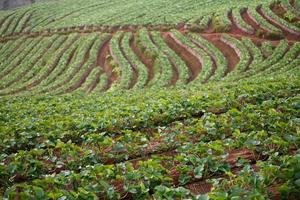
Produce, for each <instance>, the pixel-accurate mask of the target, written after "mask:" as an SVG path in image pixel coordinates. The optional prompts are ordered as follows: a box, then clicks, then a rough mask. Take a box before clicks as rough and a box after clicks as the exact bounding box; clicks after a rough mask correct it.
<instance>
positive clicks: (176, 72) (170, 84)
mask: <svg viewBox="0 0 300 200" xmlns="http://www.w3.org/2000/svg"><path fill="white" fill-rule="evenodd" d="M148 34H149V38H150V39H151V41H152V43H153V44H154V45H155V46H156V47H157V48H158V49H159V47H158V45H157V44H156V42H155V41H154V40H153V37H152V35H151V32H148ZM163 54H165V55H166V56H167V58H168V60H169V62H170V64H171V65H172V70H173V76H172V79H171V80H170V83H169V84H168V85H167V86H172V85H175V84H176V82H177V80H178V78H179V72H178V68H177V66H176V64H175V62H174V60H173V59H172V57H171V56H170V55H169V54H168V52H166V51H164V52H163Z"/></svg>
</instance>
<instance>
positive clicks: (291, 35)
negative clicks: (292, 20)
mask: <svg viewBox="0 0 300 200" xmlns="http://www.w3.org/2000/svg"><path fill="white" fill-rule="evenodd" d="M256 11H257V12H258V13H259V14H260V15H261V16H262V17H263V18H264V19H265V20H267V22H269V23H270V24H272V25H273V26H275V27H276V28H279V29H280V30H281V31H282V32H283V34H284V36H285V38H286V39H288V40H299V38H300V33H299V32H296V31H293V30H291V29H289V28H288V27H286V26H284V25H282V24H280V23H279V22H277V21H275V20H274V19H272V18H271V17H270V16H268V15H267V14H266V13H264V11H263V10H262V9H261V7H258V8H257V9H256Z"/></svg>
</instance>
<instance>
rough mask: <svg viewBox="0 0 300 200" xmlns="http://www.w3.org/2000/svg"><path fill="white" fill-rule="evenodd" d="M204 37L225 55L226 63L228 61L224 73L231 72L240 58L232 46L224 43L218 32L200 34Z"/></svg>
mask: <svg viewBox="0 0 300 200" xmlns="http://www.w3.org/2000/svg"><path fill="white" fill-rule="evenodd" d="M201 36H203V37H204V38H205V39H207V40H208V41H210V42H211V43H212V44H213V45H215V46H216V47H217V48H218V49H219V50H220V51H221V52H222V53H223V55H224V56H225V58H226V60H227V63H228V69H227V70H226V72H225V74H227V73H229V72H231V71H232V70H234V68H235V66H236V65H237V64H238V62H239V61H240V58H239V57H238V55H237V54H236V52H235V51H234V49H233V48H231V47H230V46H229V45H227V44H225V43H224V42H222V41H221V35H220V34H201Z"/></svg>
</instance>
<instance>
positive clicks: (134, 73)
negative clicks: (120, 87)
mask: <svg viewBox="0 0 300 200" xmlns="http://www.w3.org/2000/svg"><path fill="white" fill-rule="evenodd" d="M123 39H124V35H123V36H122V38H120V41H119V47H120V50H121V52H122V55H123V56H124V58H125V59H126V60H127V62H128V63H129V64H130V66H131V69H132V79H131V80H130V83H129V88H128V89H131V88H133V87H134V85H135V84H136V83H137V81H138V70H137V67H136V66H135V65H134V63H133V62H132V61H131V60H130V59H129V58H128V56H127V54H126V52H125V51H124V48H123V45H122V40H123ZM128 42H129V43H130V41H128Z"/></svg>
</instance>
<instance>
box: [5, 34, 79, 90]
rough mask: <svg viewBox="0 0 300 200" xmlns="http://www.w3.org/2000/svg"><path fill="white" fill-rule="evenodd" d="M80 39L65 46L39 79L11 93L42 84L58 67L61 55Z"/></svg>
mask: <svg viewBox="0 0 300 200" xmlns="http://www.w3.org/2000/svg"><path fill="white" fill-rule="evenodd" d="M77 39H78V37H76V38H75V39H74V40H73V41H72V42H71V43H70V44H68V45H66V46H65V48H64V49H63V50H62V51H61V53H60V54H59V56H58V57H57V58H56V59H55V61H54V63H53V65H51V66H50V68H49V69H48V70H47V71H46V72H45V73H44V74H43V75H42V76H41V77H40V78H39V79H37V80H35V81H33V82H31V83H30V84H28V85H27V86H24V87H22V88H19V89H17V90H15V91H13V92H11V93H10V94H16V93H19V92H21V91H24V90H26V89H31V88H33V87H35V86H37V85H38V84H40V83H41V82H42V81H43V80H44V79H46V78H47V77H48V76H49V75H50V74H51V73H52V71H53V70H54V69H55V68H56V67H57V64H58V63H59V60H60V59H61V57H62V56H63V53H64V52H65V51H66V50H67V49H68V48H70V47H71V45H72V44H73V43H74V42H75V41H76V40H77Z"/></svg>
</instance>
